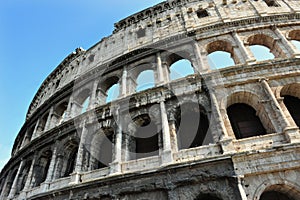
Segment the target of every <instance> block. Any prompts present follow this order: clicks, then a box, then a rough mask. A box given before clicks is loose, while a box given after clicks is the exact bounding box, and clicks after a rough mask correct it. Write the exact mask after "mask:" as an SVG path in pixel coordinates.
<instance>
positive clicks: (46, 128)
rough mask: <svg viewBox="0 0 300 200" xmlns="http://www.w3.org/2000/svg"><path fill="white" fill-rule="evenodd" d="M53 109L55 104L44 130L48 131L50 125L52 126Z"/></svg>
mask: <svg viewBox="0 0 300 200" xmlns="http://www.w3.org/2000/svg"><path fill="white" fill-rule="evenodd" d="M53 110H54V108H53V106H52V107H51V108H50V111H49V115H48V118H47V122H46V124H45V129H44V131H47V130H49V129H50V126H51V117H52V115H53Z"/></svg>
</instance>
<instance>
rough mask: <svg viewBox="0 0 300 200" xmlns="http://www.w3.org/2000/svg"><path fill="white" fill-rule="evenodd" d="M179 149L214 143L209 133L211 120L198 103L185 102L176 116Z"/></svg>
mask: <svg viewBox="0 0 300 200" xmlns="http://www.w3.org/2000/svg"><path fill="white" fill-rule="evenodd" d="M176 128H177V141H178V149H188V148H195V147H199V146H202V145H207V144H209V143H213V138H212V136H211V134H210V133H208V128H209V121H208V119H207V116H206V114H204V113H203V112H202V111H201V110H200V107H199V105H198V104H196V103H185V104H183V105H181V106H180V111H179V109H178V112H177V116H176Z"/></svg>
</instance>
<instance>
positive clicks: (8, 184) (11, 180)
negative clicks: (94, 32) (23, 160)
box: [3, 169, 18, 197]
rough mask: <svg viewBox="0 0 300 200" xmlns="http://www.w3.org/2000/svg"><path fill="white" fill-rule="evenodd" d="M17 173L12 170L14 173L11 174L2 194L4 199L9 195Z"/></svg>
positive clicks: (15, 170)
mask: <svg viewBox="0 0 300 200" xmlns="http://www.w3.org/2000/svg"><path fill="white" fill-rule="evenodd" d="M17 172H18V169H14V171H13V172H12V173H11V175H10V178H9V179H8V181H7V184H6V188H5V189H4V190H5V191H4V193H3V196H4V197H7V196H8V195H9V192H10V190H11V187H12V185H13V183H14V180H15V178H16V176H17Z"/></svg>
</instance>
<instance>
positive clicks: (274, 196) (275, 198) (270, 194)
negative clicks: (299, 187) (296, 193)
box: [259, 191, 294, 200]
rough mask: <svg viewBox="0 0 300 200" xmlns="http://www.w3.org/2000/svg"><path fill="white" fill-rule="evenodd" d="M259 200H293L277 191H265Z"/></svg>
mask: <svg viewBox="0 0 300 200" xmlns="http://www.w3.org/2000/svg"><path fill="white" fill-rule="evenodd" d="M259 200H294V199H293V198H291V197H289V196H288V195H287V194H284V193H281V192H278V191H266V192H264V193H263V194H262V195H261V196H260V198H259Z"/></svg>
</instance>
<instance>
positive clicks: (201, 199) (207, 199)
mask: <svg viewBox="0 0 300 200" xmlns="http://www.w3.org/2000/svg"><path fill="white" fill-rule="evenodd" d="M195 200H221V199H220V198H218V197H215V196H214V195H211V194H203V195H200V196H198V197H197V198H196V199H195Z"/></svg>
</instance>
